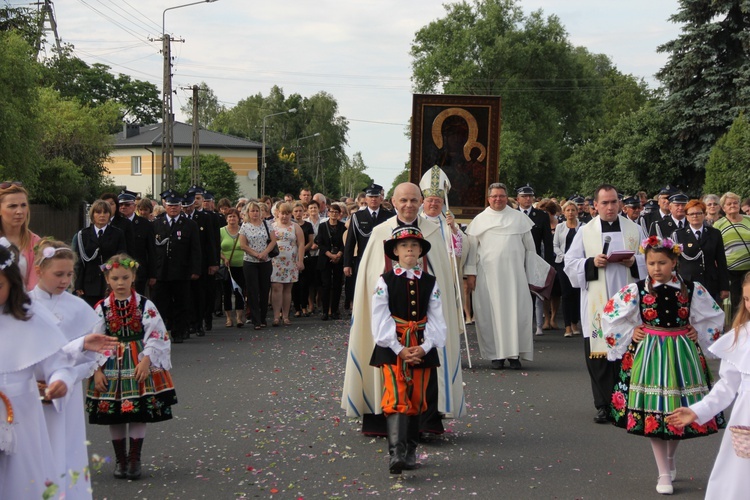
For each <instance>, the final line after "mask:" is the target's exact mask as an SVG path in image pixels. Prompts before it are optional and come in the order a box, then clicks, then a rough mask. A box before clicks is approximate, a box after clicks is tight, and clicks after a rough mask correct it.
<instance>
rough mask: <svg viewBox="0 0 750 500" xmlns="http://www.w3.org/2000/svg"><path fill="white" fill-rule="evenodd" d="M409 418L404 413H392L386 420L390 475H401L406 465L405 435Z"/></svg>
mask: <svg viewBox="0 0 750 500" xmlns="http://www.w3.org/2000/svg"><path fill="white" fill-rule="evenodd" d="M408 419H409V417H408V416H407V415H406V414H405V413H394V414H393V415H390V416H389V417H387V418H386V425H387V426H388V454H389V455H390V456H391V458H390V461H389V462H388V470H389V471H390V473H391V474H401V471H402V470H403V469H404V465H405V464H406V439H407V437H406V433H407V426H408Z"/></svg>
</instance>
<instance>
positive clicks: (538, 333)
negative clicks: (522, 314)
mask: <svg viewBox="0 0 750 500" xmlns="http://www.w3.org/2000/svg"><path fill="white" fill-rule="evenodd" d="M534 335H539V336H542V335H544V331H542V329H541V328H537V329H536V333H535V334H534Z"/></svg>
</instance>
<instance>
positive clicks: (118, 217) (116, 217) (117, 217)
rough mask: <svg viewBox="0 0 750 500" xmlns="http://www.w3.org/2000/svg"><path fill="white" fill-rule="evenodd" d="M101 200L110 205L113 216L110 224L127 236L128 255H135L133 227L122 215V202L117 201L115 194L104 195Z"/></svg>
mask: <svg viewBox="0 0 750 500" xmlns="http://www.w3.org/2000/svg"><path fill="white" fill-rule="evenodd" d="M99 199H100V200H104V201H106V202H107V203H109V208H110V212H111V214H112V217H111V219H110V220H109V224H110V225H111V226H112V227H116V228H117V229H119V230H120V231H122V232H123V234H125V246H126V248H127V252H128V255H133V253H132V252H133V242H134V240H135V235H134V233H133V225H132V224H131V223H130V221H129V220H127V219H126V218H125V217H123V216H122V214H121V213H120V202H119V200H118V199H117V195H116V194H115V193H103V194H102V195H101V196H100V197H99Z"/></svg>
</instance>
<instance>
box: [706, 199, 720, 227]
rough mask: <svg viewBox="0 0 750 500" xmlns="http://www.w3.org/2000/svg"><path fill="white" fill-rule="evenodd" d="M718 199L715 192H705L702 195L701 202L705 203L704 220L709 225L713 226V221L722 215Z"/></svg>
mask: <svg viewBox="0 0 750 500" xmlns="http://www.w3.org/2000/svg"><path fill="white" fill-rule="evenodd" d="M719 201H720V200H719V197H718V196H716V195H715V194H707V195H704V196H703V203H705V204H706V218H705V222H706V224H707V225H709V226H713V224H714V222H716V221H717V220H719V219H721V217H722V213H721V205H720V204H719Z"/></svg>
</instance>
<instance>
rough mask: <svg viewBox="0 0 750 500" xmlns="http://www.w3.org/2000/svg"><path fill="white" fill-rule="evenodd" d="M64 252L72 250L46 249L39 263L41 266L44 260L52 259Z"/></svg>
mask: <svg viewBox="0 0 750 500" xmlns="http://www.w3.org/2000/svg"><path fill="white" fill-rule="evenodd" d="M64 250H67V251H69V252H72V250H71V249H70V248H68V247H59V248H54V247H44V250H42V259H41V260H40V261H39V263H40V264H41V263H42V261H43V260H44V259H51V258H52V257H54V256H55V254H56V253H57V252H62V251H64Z"/></svg>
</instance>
